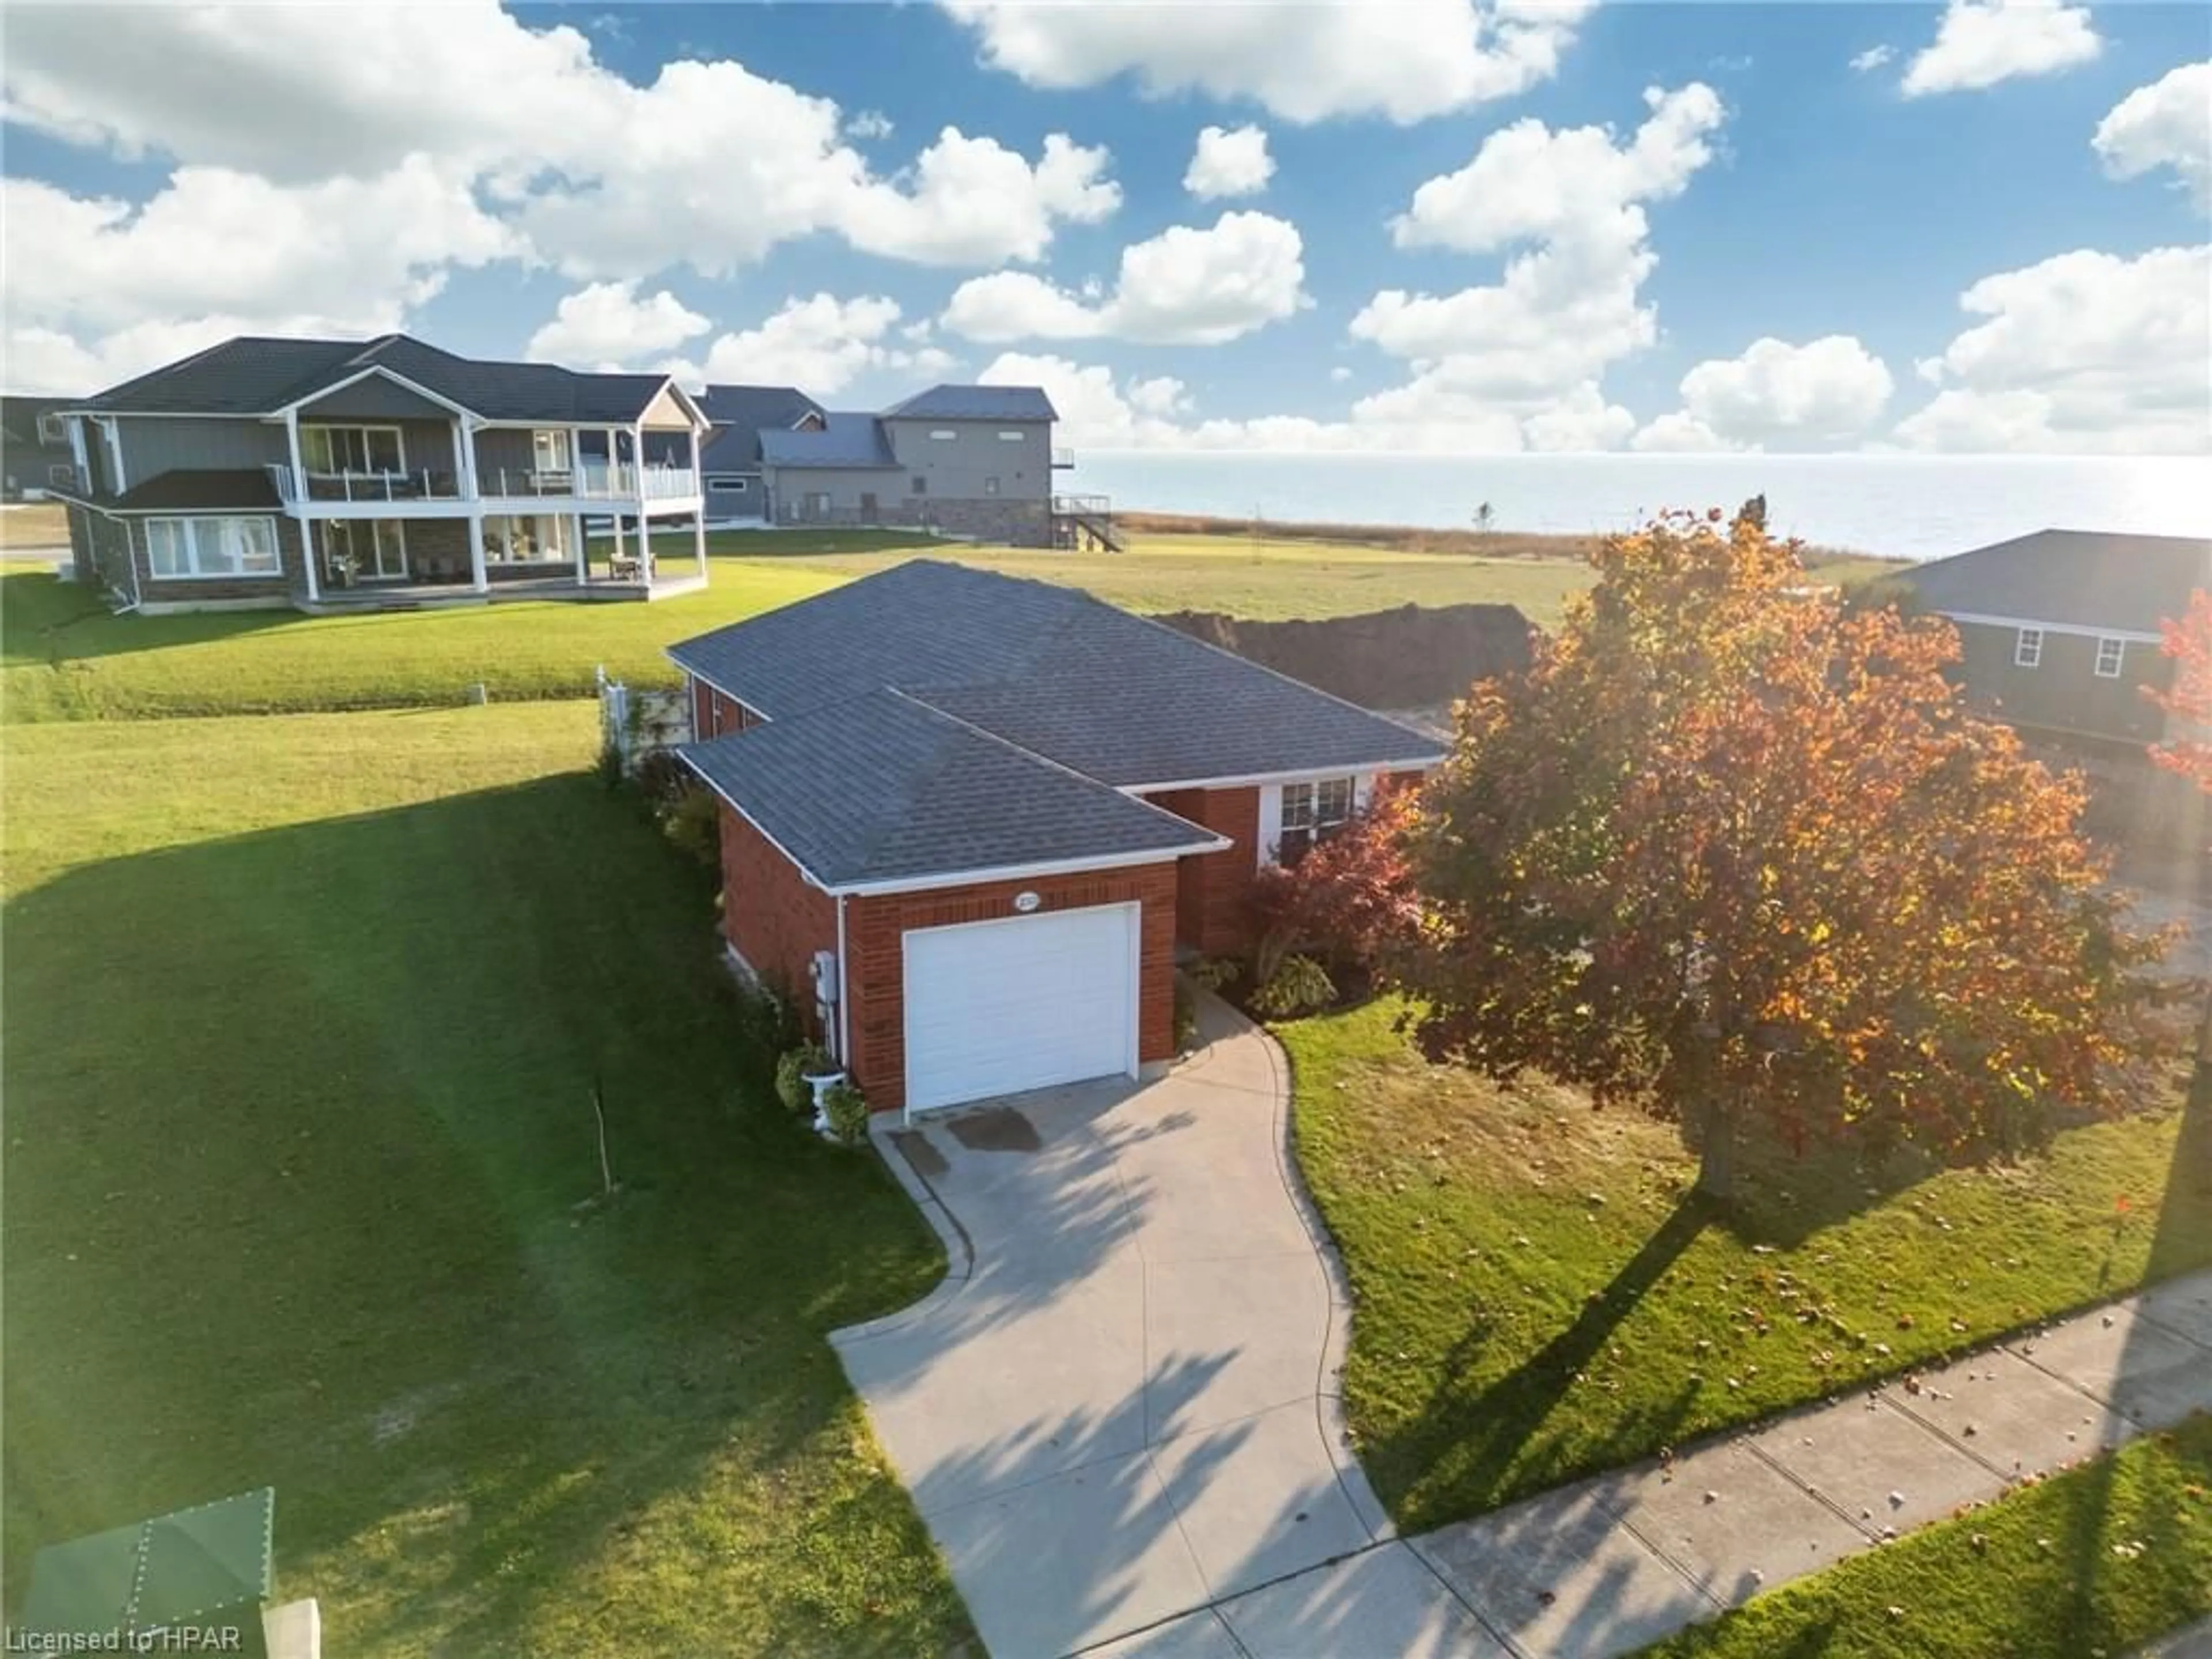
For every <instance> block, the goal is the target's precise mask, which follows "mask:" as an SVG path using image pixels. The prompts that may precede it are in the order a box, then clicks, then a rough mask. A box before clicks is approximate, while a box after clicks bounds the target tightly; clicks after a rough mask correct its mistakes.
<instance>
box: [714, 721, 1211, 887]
mask: <svg viewBox="0 0 2212 1659" xmlns="http://www.w3.org/2000/svg"><path fill="white" fill-rule="evenodd" d="M679 752H680V753H681V754H682V756H683V757H684V761H685V763H687V764H689V765H690V767H691V768H692V769H693V770H694V771H696V772H697V773H698V774H699V775H700V776H701V777H702V778H703V779H705V780H706V781H707V782H708V785H709V786H710V787H713V788H714V791H715V793H718V794H720V795H721V796H722V797H723V799H726V800H727V801H729V802H730V804H731V805H733V806H735V807H736V808H737V809H738V811H741V812H743V813H744V815H745V816H746V817H748V818H750V820H752V822H753V823H755V824H756V825H757V827H758V828H759V829H760V830H761V832H762V833H763V835H765V836H768V837H769V839H770V840H771V841H773V842H775V844H776V845H777V846H778V847H780V848H782V849H783V850H784V852H785V853H786V854H787V855H788V856H789V857H790V858H792V859H793V860H795V861H796V862H797V863H798V864H799V866H801V867H802V868H803V869H805V871H807V872H808V873H810V874H811V875H812V876H813V878H815V880H816V881H817V882H818V883H819V884H822V885H823V886H824V887H828V888H832V889H836V888H850V887H855V886H865V885H870V884H877V883H895V882H900V881H908V880H920V879H923V878H931V877H942V876H948V875H958V874H964V873H969V872H974V873H977V874H981V873H983V872H989V871H994V870H1006V869H1012V868H1016V867H1020V866H1030V865H1039V864H1054V863H1063V862H1066V863H1074V862H1079V861H1089V860H1116V859H1118V860H1126V861H1128V862H1132V863H1134V862H1138V861H1140V860H1145V859H1147V858H1173V857H1178V856H1180V855H1182V854H1184V853H1195V852H1203V851H1206V850H1207V849H1209V848H1213V847H1217V846H1218V845H1220V844H1221V842H1220V838H1219V837H1218V836H1215V835H1214V834H1212V832H1211V831H1209V830H1206V829H1200V827H1199V826H1197V825H1195V824H1193V823H1188V821H1186V820H1184V819H1182V818H1179V817H1175V816H1174V815H1173V814H1171V813H1168V812H1164V811H1160V810H1159V809H1158V808H1157V807H1153V806H1150V805H1146V804H1145V803H1144V802H1142V801H1139V800H1133V799H1130V798H1129V797H1128V796H1127V795H1123V794H1121V793H1119V792H1118V791H1115V790H1113V789H1110V788H1108V787H1106V786H1104V785H1103V784H1101V783H1098V782H1097V781H1093V780H1091V779H1089V778H1085V777H1083V776H1080V775H1078V774H1076V773H1074V772H1071V771H1069V770H1067V769H1066V768H1064V767H1060V766H1055V765H1053V764H1051V763H1048V762H1047V761H1044V760H1042V759H1040V758H1038V757H1036V756H1034V755H1029V754H1024V752H1023V751H1022V750H1019V749H1018V748H1016V747H1014V746H1013V745H1012V744H1007V743H1006V742H1004V741H1002V740H1001V739H1000V738H995V737H993V736H991V735H989V734H988V733H986V732H980V731H977V730H976V729H975V728H974V727H972V726H967V725H964V724H963V723H962V722H961V721H959V720H954V719H952V718H951V717H950V716H948V715H946V714H942V713H940V712H939V711H937V710H935V709H932V708H927V707H925V706H924V705H923V704H921V703H920V702H916V701H915V700H914V699H913V698H911V697H908V696H904V695H903V694H902V693H900V692H898V691H896V690H875V691H872V692H869V693H867V694H866V695H865V696H860V697H856V698H853V699H850V700H848V701H847V702H840V703H836V704H834V705H832V706H830V707H828V708H819V709H816V710H815V711H813V712H812V713H811V714H800V715H798V716H796V717H794V718H793V719H790V720H775V721H771V722H770V723H769V724H768V725H766V726H752V727H750V728H748V729H747V730H745V731H744V732H735V733H732V734H731V735H730V736H727V737H723V738H714V739H713V740H711V741H709V742H707V743H699V744H689V745H687V746H686V747H685V748H684V749H683V750H681V751H679ZM825 755H834V756H836V757H837V763H836V764H835V765H824V764H823V757H824V756H825Z"/></svg>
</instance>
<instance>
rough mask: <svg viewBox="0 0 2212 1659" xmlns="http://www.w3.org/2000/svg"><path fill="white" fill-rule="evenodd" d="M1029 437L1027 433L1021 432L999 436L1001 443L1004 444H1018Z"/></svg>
mask: <svg viewBox="0 0 2212 1659" xmlns="http://www.w3.org/2000/svg"><path fill="white" fill-rule="evenodd" d="M1026 436H1027V434H1026V433H1021V432H1001V433H1000V435H999V441H1000V443H1002V444H1018V443H1019V442H1021V441H1022V440H1023V439H1024V437H1026Z"/></svg>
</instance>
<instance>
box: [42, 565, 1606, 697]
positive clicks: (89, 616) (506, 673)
mask: <svg viewBox="0 0 2212 1659" xmlns="http://www.w3.org/2000/svg"><path fill="white" fill-rule="evenodd" d="M708 541H709V545H710V548H711V549H712V554H711V557H710V564H711V567H712V569H711V580H710V585H709V586H708V589H707V591H706V592H703V593H692V594H686V595H684V596H683V597H681V598H678V599H664V600H660V601H659V602H656V603H654V604H652V605H641V604H613V603H610V604H592V605H585V604H574V603H563V602H540V603H534V604H500V605H484V606H471V607H465V608H460V609H453V610H435V611H398V612H391V613H386V614H383V615H372V616H359V617H304V616H301V615H299V614H297V613H295V612H292V611H244V612H240V611H231V612H202V613H197V614H189V615H184V616H169V617H136V616H126V617H116V616H111V615H109V614H108V613H107V611H106V607H105V606H104V605H102V604H101V602H100V596H99V595H98V594H96V593H94V592H91V591H90V590H88V589H87V588H84V587H81V586H75V585H73V584H69V583H64V582H61V581H58V580H56V579H55V578H54V577H53V576H52V575H51V574H45V573H43V572H42V571H40V570H39V569H38V568H35V567H31V568H18V569H16V570H15V571H0V704H4V716H5V719H6V720H9V721H11V722H28V721H39V720H86V719H99V718H116V717H132V716H147V715H161V716H175V715H194V714H264V713H276V712H300V711H315V710H337V709H351V708H404V707H410V706H428V707H444V708H451V707H453V706H454V705H457V704H459V703H460V702H464V701H465V699H466V698H467V696H468V695H469V692H470V688H471V687H472V686H475V685H479V684H481V685H483V687H484V688H485V690H486V692H487V694H488V695H489V696H490V697H491V698H492V699H493V700H494V701H495V702H496V701H508V700H519V699H539V698H555V697H580V696H588V695H590V693H591V690H592V670H593V669H594V668H595V667H597V666H599V665H605V667H606V670H607V671H608V673H610V674H611V675H612V676H614V677H615V678H617V679H623V680H628V681H629V682H631V683H632V684H639V685H665V684H674V683H675V679H676V674H675V670H674V669H673V668H672V667H671V666H670V665H669V663H668V661H667V659H665V657H664V656H663V655H662V653H663V651H664V650H665V648H666V647H668V646H669V645H671V644H673V643H674V642H675V641H678V640H681V639H685V638H688V637H690V635H694V634H701V633H704V632H706V631H708V629H714V628H720V627H723V626H725V625H726V624H728V623H733V622H739V621H742V620H744V618H746V617H753V616H757V615H758V614H760V613H761V612H762V611H769V610H773V609H774V608H775V607H776V606H778V605H788V604H791V603H793V601H795V600H799V599H806V598H809V597H811V596H812V595H813V594H816V593H818V592H823V590H825V589H827V588H829V587H834V586H836V585H838V584H839V583H841V582H844V581H849V580H853V579H854V578H855V577H858V576H862V575H866V574H870V573H871V572H873V571H877V570H882V569H886V568H890V566H892V565H895V564H899V563H902V562H904V561H906V560H908V559H911V558H914V557H916V556H928V557H932V558H945V559H957V560H958V561H960V562H963V563H969V564H973V565H975V566H977V567H979V568H986V569H992V570H999V571H1003V572H1004V573H1006V574H1008V575H1013V576H1024V577H1031V578H1034V579H1036V580H1042V581H1052V582H1060V583H1064V584H1066V585H1067V586H1074V587H1081V588H1084V589H1086V590H1088V591H1089V592H1094V593H1096V594H1097V595H1098V596H1099V597H1100V598H1101V599H1106V600H1108V601H1109V602H1110V603H1112V604H1115V605H1122V606H1125V607H1126V608H1127V609H1129V610H1133V611H1144V612H1157V611H1185V610H1188V611H1224V612H1227V613H1228V614H1230V615H1232V616H1239V617H1256V618H1262V619H1267V618H1282V617H1334V616H1345V615H1350V614H1352V613H1356V612H1359V611H1381V610H1388V609H1391V608H1394V607H1395V606H1398V605H1409V604H1420V605H1449V604H1455V603H1459V602H1462V601H1468V602H1474V601H1482V602H1490V603H1499V604H1510V605H1519V606H1520V607H1521V609H1522V611H1524V612H1525V613H1527V614H1528V616H1529V617H1531V618H1532V619H1533V620H1534V621H1537V622H1540V623H1550V622H1553V621H1555V620H1556V619H1557V617H1558V615H1559V606H1560V605H1561V604H1562V603H1563V602H1564V601H1565V597H1566V595H1567V594H1568V593H1570V592H1573V591H1575V590H1577V589H1578V588H1580V587H1581V586H1583V585H1584V583H1585V581H1586V580H1587V578H1588V574H1589V572H1588V569H1587V568H1586V567H1584V566H1583V565H1581V564H1579V563H1574V562H1567V561H1564V560H1546V559H1538V558H1498V559H1468V558H1459V557H1453V556H1444V555H1437V554H1420V553H1408V552H1401V551H1395V550H1389V549H1376V548H1364V547H1338V546H1332V545H1330V544H1306V543H1296V542H1283V543H1274V544H1267V545H1266V546H1265V547H1264V548H1262V549H1261V550H1258V551H1257V552H1256V553H1255V551H1253V550H1250V549H1249V548H1246V547H1244V546H1242V545H1238V544H1229V545H1227V546H1224V545H1221V544H1219V540H1218V538H1204V537H1197V538H1158V542H1157V544H1155V543H1154V542H1152V541H1149V540H1139V542H1137V543H1136V544H1133V547H1132V550H1130V551H1129V552H1127V553H1118V554H1117V553H1091V554H1077V553H1055V552H1046V551H1035V550H1009V549H1004V548H999V549H991V548H968V547H963V546H957V545H934V544H930V543H928V542H927V541H925V540H923V539H921V538H915V537H910V536H904V537H902V536H895V535H891V534H889V533H887V532H869V533H863V532H849V531H848V532H803V531H767V532H763V531H725V532H716V533H715V534H714V535H713V536H711V537H709V538H708ZM857 549H866V550H857Z"/></svg>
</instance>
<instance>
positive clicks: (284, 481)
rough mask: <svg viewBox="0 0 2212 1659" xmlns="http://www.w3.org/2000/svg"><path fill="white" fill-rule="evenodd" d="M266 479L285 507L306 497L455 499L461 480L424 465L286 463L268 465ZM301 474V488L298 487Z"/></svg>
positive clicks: (369, 499) (394, 499)
mask: <svg viewBox="0 0 2212 1659" xmlns="http://www.w3.org/2000/svg"><path fill="white" fill-rule="evenodd" d="M269 477H270V482H271V483H274V484H275V485H276V497H277V499H278V500H279V501H283V502H284V503H285V505H287V506H288V507H289V506H290V505H292V504H294V503H295V502H298V501H459V500H460V499H461V481H460V479H459V477H456V476H455V475H454V474H453V473H451V472H439V471H431V470H429V469H427V468H426V469H424V470H423V471H419V472H308V473H306V474H304V475H302V474H298V473H295V472H294V471H292V469H291V468H290V467H289V466H271V467H270V469H269ZM303 478H304V482H305V485H306V487H305V489H304V490H303V489H301V482H302V479H303Z"/></svg>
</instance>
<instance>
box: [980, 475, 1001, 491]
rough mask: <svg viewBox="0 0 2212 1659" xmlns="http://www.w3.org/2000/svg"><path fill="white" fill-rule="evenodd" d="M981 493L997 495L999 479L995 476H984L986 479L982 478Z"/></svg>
mask: <svg viewBox="0 0 2212 1659" xmlns="http://www.w3.org/2000/svg"><path fill="white" fill-rule="evenodd" d="M983 493H984V494H985V495H997V494H998V493H999V481H998V480H997V479H996V478H986V479H984V480H983Z"/></svg>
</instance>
